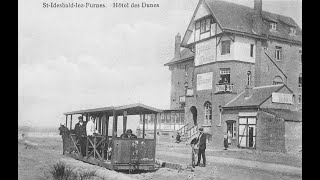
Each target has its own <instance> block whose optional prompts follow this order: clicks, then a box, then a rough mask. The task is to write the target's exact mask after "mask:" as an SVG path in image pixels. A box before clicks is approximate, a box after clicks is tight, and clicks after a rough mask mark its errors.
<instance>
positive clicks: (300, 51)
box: [299, 49, 302, 63]
mask: <svg viewBox="0 0 320 180" xmlns="http://www.w3.org/2000/svg"><path fill="white" fill-rule="evenodd" d="M299 53H300V63H302V50H301V49H300V50H299Z"/></svg>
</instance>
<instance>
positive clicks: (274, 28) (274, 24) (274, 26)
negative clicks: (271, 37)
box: [271, 23, 277, 31]
mask: <svg viewBox="0 0 320 180" xmlns="http://www.w3.org/2000/svg"><path fill="white" fill-rule="evenodd" d="M271 30H272V31H276V30H277V24H276V23H271Z"/></svg>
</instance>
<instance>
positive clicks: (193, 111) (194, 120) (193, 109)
mask: <svg viewBox="0 0 320 180" xmlns="http://www.w3.org/2000/svg"><path fill="white" fill-rule="evenodd" d="M190 111H191V113H192V119H193V124H194V125H195V126H196V125H198V122H197V108H196V107H194V106H192V107H191V108H190Z"/></svg>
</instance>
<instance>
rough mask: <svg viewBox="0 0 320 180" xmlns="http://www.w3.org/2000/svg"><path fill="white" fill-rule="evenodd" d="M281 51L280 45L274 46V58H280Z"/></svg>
mask: <svg viewBox="0 0 320 180" xmlns="http://www.w3.org/2000/svg"><path fill="white" fill-rule="evenodd" d="M281 52H282V47H279V46H276V50H275V53H274V55H275V58H276V60H278V61H279V60H281Z"/></svg>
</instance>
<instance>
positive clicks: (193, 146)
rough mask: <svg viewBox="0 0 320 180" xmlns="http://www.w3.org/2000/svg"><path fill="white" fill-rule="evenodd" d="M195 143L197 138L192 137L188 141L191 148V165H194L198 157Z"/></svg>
mask: <svg viewBox="0 0 320 180" xmlns="http://www.w3.org/2000/svg"><path fill="white" fill-rule="evenodd" d="M196 144H197V138H194V139H192V141H191V142H190V145H191V148H192V154H191V159H192V163H191V165H192V167H193V168H194V167H195V164H196V159H198V151H199V149H198V147H196Z"/></svg>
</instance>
